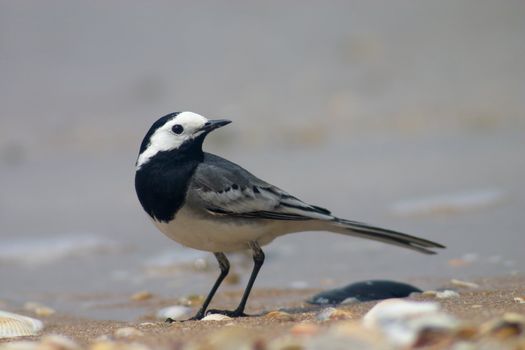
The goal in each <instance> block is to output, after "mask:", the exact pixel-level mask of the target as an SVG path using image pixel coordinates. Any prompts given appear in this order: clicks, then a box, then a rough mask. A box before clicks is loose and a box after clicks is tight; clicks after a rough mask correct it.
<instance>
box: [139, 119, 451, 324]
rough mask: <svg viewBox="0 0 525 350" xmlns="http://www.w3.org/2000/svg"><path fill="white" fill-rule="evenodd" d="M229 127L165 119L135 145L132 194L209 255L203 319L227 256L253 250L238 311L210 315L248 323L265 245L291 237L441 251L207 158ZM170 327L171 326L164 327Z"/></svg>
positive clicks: (167, 228) (159, 222)
mask: <svg viewBox="0 0 525 350" xmlns="http://www.w3.org/2000/svg"><path fill="white" fill-rule="evenodd" d="M230 123H231V122H230V121H229V120H224V119H220V120H208V119H207V118H205V117H203V116H201V115H199V114H196V113H192V112H177V113H171V114H168V115H166V116H164V117H162V118H160V119H159V120H157V121H156V122H155V123H153V125H152V126H151V128H150V129H149V131H148V132H147V134H146V136H145V137H144V140H143V141H142V144H141V146H140V153H139V156H138V159H137V162H136V174H135V189H136V191H137V196H138V198H139V200H140V203H141V205H142V207H143V208H144V210H145V211H146V213H148V215H149V216H150V217H151V219H152V221H153V223H154V224H155V226H156V227H157V228H158V229H159V230H160V231H161V232H162V233H164V234H165V235H166V236H168V237H169V238H171V239H173V240H175V241H177V242H179V243H180V244H182V245H184V246H186V247H190V248H194V249H199V250H204V251H208V252H212V253H213V254H214V255H215V257H216V258H217V260H218V262H219V266H220V270H221V273H220V275H219V278H218V279H217V281H216V282H215V284H214V285H213V287H212V289H211V291H210V292H209V294H208V296H207V297H206V299H205V300H204V303H203V304H202V307H201V308H200V309H199V311H198V312H197V314H196V315H195V316H194V317H193V318H191V319H193V320H198V319H201V318H203V317H204V316H205V314H206V310H207V308H208V305H209V304H210V301H211V300H212V298H213V296H214V294H215V292H216V291H217V288H219V286H220V284H221V282H222V281H223V280H224V278H225V277H226V275H227V274H228V271H229V268H230V263H229V261H228V259H227V258H226V255H225V253H228V252H235V251H240V250H245V249H251V251H252V252H253V261H254V267H253V271H252V273H251V275H250V279H249V281H248V284H247V286H246V289H245V290H244V294H243V296H242V299H241V302H240V303H239V306H238V307H237V308H236V309H235V310H233V311H225V310H210V311H208V313H210V312H212V313H221V314H225V315H228V316H230V317H239V316H246V315H245V313H244V308H245V306H246V301H247V300H248V296H249V295H250V291H251V289H252V286H253V283H254V281H255V278H256V277H257V273H258V272H259V269H260V268H261V266H262V264H263V262H264V253H263V251H262V249H261V246H264V245H266V244H268V243H270V242H271V241H273V240H274V239H275V238H277V237H279V236H282V235H285V234H287V233H292V232H301V231H330V232H335V233H340V234H344V235H348V236H356V237H362V238H367V239H372V240H375V241H381V242H384V243H389V244H394V245H398V246H401V247H404V248H409V249H412V250H415V251H418V252H420V253H425V254H435V252H434V251H432V250H431V249H430V248H444V246H442V245H441V244H438V243H435V242H432V241H429V240H426V239H423V238H419V237H414V236H409V235H407V234H404V233H401V232H396V231H392V230H388V229H383V228H380V227H375V226H371V225H368V224H365V223H362V222H357V221H351V220H345V219H341V218H338V217H336V216H334V215H332V214H331V213H330V211H329V210H327V209H324V208H321V207H318V206H316V205H311V204H308V203H305V202H303V201H301V200H300V199H298V198H297V197H294V196H292V195H290V194H289V193H287V192H285V191H283V190H281V189H280V188H278V187H275V186H273V185H271V184H269V183H267V182H264V181H263V180H260V179H259V178H257V177H255V176H254V175H252V174H251V173H249V172H248V171H246V170H245V169H243V168H241V167H240V166H239V165H237V164H235V163H232V162H230V161H228V160H226V159H224V158H221V157H219V156H216V155H213V154H210V153H206V152H204V151H203V150H202V144H203V142H204V139H205V138H206V136H207V135H208V134H209V133H210V132H211V131H213V130H215V129H217V128H220V127H223V126H225V125H228V124H230ZM168 321H169V320H168Z"/></svg>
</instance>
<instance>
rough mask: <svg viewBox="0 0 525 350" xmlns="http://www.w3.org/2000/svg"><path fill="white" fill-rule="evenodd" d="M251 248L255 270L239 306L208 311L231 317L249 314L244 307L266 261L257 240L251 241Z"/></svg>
mask: <svg viewBox="0 0 525 350" xmlns="http://www.w3.org/2000/svg"><path fill="white" fill-rule="evenodd" d="M250 248H251V249H252V252H253V263H254V265H253V270H252V274H251V275H250V280H249V281H248V284H247V285H246V289H245V290H244V294H243V295H242V299H241V302H240V303H239V306H237V308H236V309H235V310H233V311H228V310H210V311H208V313H210V314H211V313H217V314H223V315H226V316H230V317H245V316H247V315H246V314H245V313H244V308H245V306H246V301H247V300H248V297H249V296H250V292H251V290H252V287H253V283H254V282H255V279H256V278H257V274H258V273H259V270H260V269H261V266H262V265H263V263H264V252H263V251H262V249H261V247H260V246H259V244H258V243H257V242H255V241H252V242H250Z"/></svg>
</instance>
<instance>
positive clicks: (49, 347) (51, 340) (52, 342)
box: [38, 334, 80, 350]
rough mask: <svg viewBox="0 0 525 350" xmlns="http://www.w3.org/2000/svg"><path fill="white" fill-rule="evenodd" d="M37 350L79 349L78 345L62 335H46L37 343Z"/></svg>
mask: <svg viewBox="0 0 525 350" xmlns="http://www.w3.org/2000/svg"><path fill="white" fill-rule="evenodd" d="M38 349H39V350H80V346H79V345H78V344H77V343H75V342H74V341H73V340H72V339H70V338H68V337H65V336H63V335H57V334H51V335H46V336H45V337H43V338H42V340H41V341H40V344H38Z"/></svg>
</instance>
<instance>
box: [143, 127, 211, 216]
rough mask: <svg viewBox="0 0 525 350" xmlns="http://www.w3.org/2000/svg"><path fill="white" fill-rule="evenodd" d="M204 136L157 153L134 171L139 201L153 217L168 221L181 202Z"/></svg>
mask: <svg viewBox="0 0 525 350" xmlns="http://www.w3.org/2000/svg"><path fill="white" fill-rule="evenodd" d="M204 136H205V135H202V136H201V137H198V138H196V139H194V140H191V142H189V143H187V144H186V143H185V144H183V145H181V147H180V148H179V149H176V150H171V151H163V152H159V153H157V154H156V155H154V156H153V157H151V159H150V160H149V161H148V162H147V163H145V164H144V165H142V166H141V168H140V169H139V170H138V171H137V172H136V173H135V190H136V192H137V196H138V198H139V201H140V204H141V205H142V208H144V210H145V211H146V212H147V213H148V215H149V216H151V217H152V218H153V219H155V220H157V221H161V222H169V221H171V220H173V219H174V218H175V215H176V213H177V212H178V211H179V209H180V208H181V207H182V206H183V205H184V202H185V200H186V192H187V190H188V186H189V184H190V181H191V178H192V176H193V173H194V172H195V169H196V168H197V166H198V165H199V163H201V162H202V161H203V159H204V153H203V152H202V142H203V141H204Z"/></svg>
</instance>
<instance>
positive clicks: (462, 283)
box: [450, 279, 479, 289]
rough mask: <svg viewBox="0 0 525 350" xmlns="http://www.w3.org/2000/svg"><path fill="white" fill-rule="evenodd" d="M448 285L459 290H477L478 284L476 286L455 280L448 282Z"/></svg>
mask: <svg viewBox="0 0 525 350" xmlns="http://www.w3.org/2000/svg"><path fill="white" fill-rule="evenodd" d="M450 283H451V284H453V285H455V286H456V287H461V288H471V289H476V288H479V284H476V283H473V282H467V281H460V280H456V279H452V280H450Z"/></svg>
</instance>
